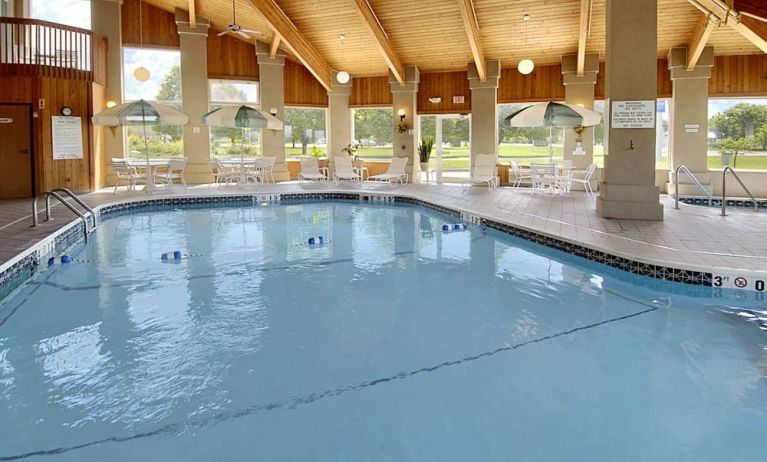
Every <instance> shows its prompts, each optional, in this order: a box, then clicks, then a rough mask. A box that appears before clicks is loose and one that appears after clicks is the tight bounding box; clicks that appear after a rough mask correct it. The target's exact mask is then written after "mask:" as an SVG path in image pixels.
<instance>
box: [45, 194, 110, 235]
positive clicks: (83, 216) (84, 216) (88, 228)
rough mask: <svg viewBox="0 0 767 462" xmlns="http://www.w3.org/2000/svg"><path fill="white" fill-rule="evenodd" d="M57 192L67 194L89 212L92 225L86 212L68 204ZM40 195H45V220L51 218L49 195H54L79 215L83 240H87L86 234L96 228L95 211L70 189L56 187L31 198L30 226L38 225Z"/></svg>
mask: <svg viewBox="0 0 767 462" xmlns="http://www.w3.org/2000/svg"><path fill="white" fill-rule="evenodd" d="M59 192H63V193H64V194H66V195H67V196H69V197H71V198H72V199H73V200H74V201H75V202H76V203H77V204H78V205H80V206H81V207H82V208H84V209H85V210H86V212H87V213H89V214H90V215H91V216H92V217H93V227H91V226H90V222H89V221H88V215H87V214H86V213H83V212H82V211H80V210H78V209H77V208H76V207H75V206H74V205H72V204H70V203H69V202H67V201H66V199H64V198H63V197H62V196H61V195H60V194H59ZM42 197H45V221H49V220H50V219H51V197H54V198H56V199H58V201H59V202H61V203H62V204H64V206H66V208H68V209H69V210H71V211H72V213H74V214H75V215H77V216H78V217H80V219H81V220H82V222H83V233H84V234H85V242H88V235H89V234H90V233H91V232H93V230H94V229H95V228H96V212H95V211H94V210H93V209H92V208H90V207H88V205H86V204H85V202H83V201H82V200H81V199H80V198H79V197H77V196H76V195H75V194H74V193H73V192H72V191H70V190H68V189H66V188H56V189H53V190H51V191H46V192H44V193H42V194H40V195H39V196H36V197H35V198H34V199H32V227H33V228H34V227H35V226H38V225H39V224H40V223H39V221H38V219H37V214H38V206H37V203H38V200H39V199H40V198H42Z"/></svg>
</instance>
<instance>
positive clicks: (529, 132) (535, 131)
mask: <svg viewBox="0 0 767 462" xmlns="http://www.w3.org/2000/svg"><path fill="white" fill-rule="evenodd" d="M530 104H533V103H519V104H499V105H498V160H499V162H503V163H506V164H508V162H509V161H510V160H516V161H517V162H519V163H525V164H529V163H533V162H535V163H547V162H548V161H549V158H551V159H552V160H561V159H562V157H563V156H562V151H563V150H562V142H563V140H564V130H563V129H562V128H558V127H553V128H551V130H549V127H532V128H521V127H510V126H509V124H508V123H506V117H508V116H509V115H511V114H513V113H514V112H516V111H518V110H520V109H522V108H524V107H526V106H529V105H530Z"/></svg>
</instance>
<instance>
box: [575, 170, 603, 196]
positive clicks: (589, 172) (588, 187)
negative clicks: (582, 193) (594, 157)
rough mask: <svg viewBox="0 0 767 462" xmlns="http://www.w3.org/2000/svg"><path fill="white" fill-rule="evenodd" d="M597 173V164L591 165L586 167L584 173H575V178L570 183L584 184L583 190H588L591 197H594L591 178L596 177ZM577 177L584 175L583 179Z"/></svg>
mask: <svg viewBox="0 0 767 462" xmlns="http://www.w3.org/2000/svg"><path fill="white" fill-rule="evenodd" d="M596 171H597V164H591V165H589V166H588V167H586V170H584V171H583V172H573V176H572V177H571V178H570V183H577V184H582V185H583V189H585V190H586V192H587V193H588V195H589V196H593V195H594V191H593V190H592V189H591V177H592V176H594V173H595V172H596ZM575 175H583V176H582V177H581V178H578V177H577V176H575Z"/></svg>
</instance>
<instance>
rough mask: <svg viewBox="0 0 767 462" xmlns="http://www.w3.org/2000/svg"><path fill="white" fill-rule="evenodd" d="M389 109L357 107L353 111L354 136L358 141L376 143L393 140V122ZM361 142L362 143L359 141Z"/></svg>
mask: <svg viewBox="0 0 767 462" xmlns="http://www.w3.org/2000/svg"><path fill="white" fill-rule="evenodd" d="M392 117H393V115H392V110H391V109H388V108H387V109H380V108H374V109H357V110H355V111H354V138H355V139H356V140H357V141H358V142H362V141H363V140H369V141H373V142H376V143H391V142H393V141H394V123H393V118H392ZM361 144H362V143H361Z"/></svg>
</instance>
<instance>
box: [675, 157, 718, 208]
mask: <svg viewBox="0 0 767 462" xmlns="http://www.w3.org/2000/svg"><path fill="white" fill-rule="evenodd" d="M682 170H683V171H684V173H686V174H687V176H689V177H690V179H692V181H694V182H695V184H696V185H698V187H699V188H700V190H701V191H703V194H705V195H706V198H707V199H708V205H709V206H711V194H710V193H709V192H708V190H707V189H706V188H704V187H703V185H702V184H701V182H700V181H698V178H697V177H696V176H695V175H693V174H692V172H691V171H690V169H689V168H687V166H686V165H684V164H683V165H680V166H678V167H677V168H676V169H675V170H674V199H675V203H674V208H675V209H678V208H679V172H680V171H682Z"/></svg>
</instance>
